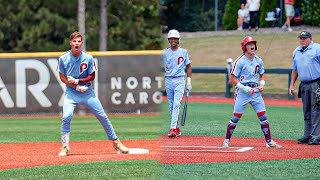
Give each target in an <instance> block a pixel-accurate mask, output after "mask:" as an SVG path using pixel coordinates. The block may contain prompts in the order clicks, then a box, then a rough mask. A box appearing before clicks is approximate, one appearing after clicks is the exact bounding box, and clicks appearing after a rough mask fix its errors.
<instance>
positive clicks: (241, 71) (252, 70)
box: [223, 36, 282, 148]
mask: <svg viewBox="0 0 320 180" xmlns="http://www.w3.org/2000/svg"><path fill="white" fill-rule="evenodd" d="M241 47H242V51H243V54H242V55H241V56H240V57H238V59H237V60H236V61H235V62H234V63H233V67H232V71H231V81H232V83H233V84H235V85H236V90H235V93H234V100H235V102H234V110H233V116H232V118H231V120H230V121H229V123H228V127H227V132H226V139H225V140H224V142H223V147H229V146H230V139H231V136H232V134H233V132H234V130H235V128H236V125H237V123H238V122H239V120H240V118H241V116H242V114H243V112H244V110H245V108H246V106H247V104H248V103H250V104H251V105H252V107H253V109H254V111H255V112H256V114H257V116H258V118H259V120H260V126H261V130H262V132H263V134H264V136H265V139H266V147H273V148H282V146H281V145H279V144H277V143H276V142H275V141H273V140H272V138H271V131H270V127H269V122H268V118H267V114H266V108H265V105H264V100H263V98H262V95H261V92H262V91H263V90H264V86H265V83H266V82H265V75H264V67H263V61H262V60H261V59H260V58H259V57H258V56H257V55H255V51H256V50H257V41H256V40H255V39H254V38H253V37H250V36H246V37H245V38H244V39H243V40H242V42H241ZM258 76H259V77H258ZM259 78H260V82H259ZM258 82H259V83H258Z"/></svg>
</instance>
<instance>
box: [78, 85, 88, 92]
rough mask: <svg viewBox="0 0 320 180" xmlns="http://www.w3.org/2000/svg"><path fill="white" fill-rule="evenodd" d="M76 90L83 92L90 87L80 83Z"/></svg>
mask: <svg viewBox="0 0 320 180" xmlns="http://www.w3.org/2000/svg"><path fill="white" fill-rule="evenodd" d="M76 90H77V91H79V92H82V93H83V92H86V91H87V90H88V87H87V86H80V85H78V86H77V88H76Z"/></svg>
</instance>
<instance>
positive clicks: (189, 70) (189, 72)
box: [186, 63, 192, 92]
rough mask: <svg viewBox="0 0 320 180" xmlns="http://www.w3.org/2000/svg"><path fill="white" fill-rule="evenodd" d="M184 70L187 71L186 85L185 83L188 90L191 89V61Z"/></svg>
mask: <svg viewBox="0 0 320 180" xmlns="http://www.w3.org/2000/svg"><path fill="white" fill-rule="evenodd" d="M186 71H187V85H186V89H187V90H188V91H189V92H190V91H191V89H192V85H191V75H192V67H191V63H189V64H188V65H187V66H186Z"/></svg>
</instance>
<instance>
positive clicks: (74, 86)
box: [59, 73, 77, 89]
mask: <svg viewBox="0 0 320 180" xmlns="http://www.w3.org/2000/svg"><path fill="white" fill-rule="evenodd" d="M59 76H60V80H61V81H62V82H63V83H65V84H66V85H67V86H71V87H73V88H74V89H76V88H77V85H76V84H73V83H69V82H68V78H67V77H66V75H64V74H62V73H59Z"/></svg>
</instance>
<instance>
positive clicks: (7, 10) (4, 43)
mask: <svg viewBox="0 0 320 180" xmlns="http://www.w3.org/2000/svg"><path fill="white" fill-rule="evenodd" d="M77 3H78V1H77V0H69V1H65V0H1V4H0V17H1V23H0V51H2V52H27V51H31V52H37V51H41V52H44V51H65V50H67V49H69V48H70V46H69V35H70V34H71V33H72V32H74V31H76V30H78V22H77V8H78V4H77ZM107 8H108V18H109V19H110V20H109V22H108V26H109V31H108V32H109V33H108V35H109V36H108V49H109V50H143V49H160V48H161V46H160V45H161V36H160V26H159V4H158V1H157V0H130V1H129V0H128V1H118V0H109V1H108V7H107ZM99 9H100V1H96V0H86V14H85V15H86V41H87V43H86V46H87V47H86V49H87V50H88V51H92V50H98V49H99V18H100V14H99Z"/></svg>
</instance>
